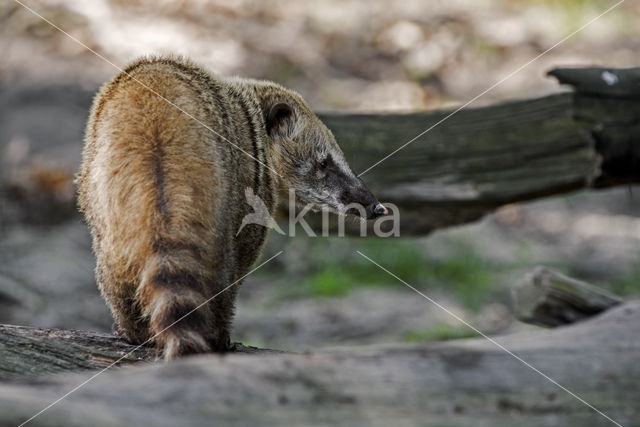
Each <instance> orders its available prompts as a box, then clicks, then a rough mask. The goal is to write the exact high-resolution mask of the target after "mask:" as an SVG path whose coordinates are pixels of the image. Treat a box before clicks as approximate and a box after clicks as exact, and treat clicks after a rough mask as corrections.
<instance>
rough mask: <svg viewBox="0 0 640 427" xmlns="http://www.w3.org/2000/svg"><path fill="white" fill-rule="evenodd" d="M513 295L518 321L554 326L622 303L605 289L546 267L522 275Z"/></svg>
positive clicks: (589, 315) (577, 319)
mask: <svg viewBox="0 0 640 427" xmlns="http://www.w3.org/2000/svg"><path fill="white" fill-rule="evenodd" d="M511 294H512V298H513V303H514V304H513V305H514V315H515V317H516V318H517V319H518V320H520V321H522V322H525V323H532V324H534V325H540V326H551V327H554V326H559V325H565V324H569V323H574V322H577V321H580V320H583V319H586V318H588V317H592V316H594V315H596V314H598V313H600V312H603V311H605V310H608V309H610V308H611V307H614V306H616V305H618V304H622V302H623V299H622V298H620V297H618V296H616V295H613V294H611V293H609V292H607V291H605V290H604V289H600V288H598V287H596V286H593V285H590V284H589V283H586V282H582V281H580V280H576V279H572V278H571V277H567V276H565V275H564V274H561V273H558V272H557V271H553V270H550V269H548V268H546V267H538V268H536V269H535V270H534V271H533V272H531V273H530V274H527V275H526V276H525V277H523V278H522V280H521V281H520V282H519V283H517V284H516V286H515V287H514V288H513V289H512V293H511Z"/></svg>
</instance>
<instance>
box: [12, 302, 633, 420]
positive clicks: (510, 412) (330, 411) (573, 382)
mask: <svg viewBox="0 0 640 427" xmlns="http://www.w3.org/2000/svg"><path fill="white" fill-rule="evenodd" d="M639 323H640V301H633V302H628V303H625V304H623V305H621V306H619V307H615V308H613V309H611V310H609V311H607V312H606V313H604V314H603V315H600V316H598V317H596V318H593V319H590V320H587V321H584V322H580V323H577V324H575V325H571V326H567V327H560V328H557V329H553V330H548V331H539V332H533V333H531V332H528V333H525V334H517V335H511V336H503V337H497V338H496V340H497V341H499V342H500V344H502V345H503V346H505V347H506V348H507V349H509V350H510V351H512V352H513V353H514V354H516V355H518V357H521V358H522V359H523V360H525V361H526V362H527V363H529V364H531V366H534V367H535V368H536V369H539V370H540V371H541V372H543V373H544V374H545V375H548V376H549V377H550V378H553V380H554V381H557V382H558V383H559V384H562V386H563V387H566V388H567V389H568V390H571V392H572V393H575V394H576V395H578V396H580V397H581V398H582V399H584V400H585V401H587V402H589V403H590V404H592V405H594V406H595V407H596V408H598V410H600V411H602V412H603V413H604V414H606V415H607V416H609V417H611V418H612V419H614V420H615V421H616V422H618V423H620V424H621V425H624V426H637V425H639V424H638V420H637V414H638V410H639V409H640V408H639V406H638V402H640V389H638V386H637V385H638V383H639V382H640V364H638V356H639V355H640V328H637V327H636V326H637V325H638V324H639ZM43 340H45V341H46V340H47V338H43ZM69 348H70V349H72V347H71V346H70V347H69ZM118 348H120V347H118ZM2 353H3V354H4V355H6V354H7V350H6V349H5V350H3V352H2ZM26 356H27V353H23V357H26ZM5 357H6V356H5ZM90 375H92V374H91V373H89V372H85V373H82V374H70V375H65V376H60V377H57V378H54V379H47V380H45V381H43V380H42V379H40V380H38V382H37V383H35V384H28V383H27V384H15V383H14V384H2V385H0V425H18V424H20V423H21V422H23V421H24V420H26V419H27V418H29V417H30V416H32V415H33V414H35V413H36V412H38V411H39V410H41V409H42V408H44V407H45V406H47V405H48V404H50V403H51V402H53V401H55V400H56V399H58V398H59V397H60V396H62V395H63V394H64V393H66V392H68V391H69V390H71V389H72V388H74V387H75V386H77V385H78V384H80V383H82V382H83V381H85V380H86V379H87V378H89V376H90ZM550 420H551V421H550ZM550 423H552V424H554V425H563V426H583V425H589V426H609V425H611V422H610V421H609V420H607V419H606V418H604V417H603V416H602V415H600V414H598V413H596V412H595V411H593V410H592V409H590V408H589V407H588V406H586V405H585V404H584V403H582V402H580V401H578V400H577V399H576V398H574V397H573V396H571V395H569V394H568V393H566V392H565V391H563V390H562V389H560V388H559V387H558V386H557V385H555V384H553V383H552V382H550V381H549V380H548V379H545V378H544V377H542V376H541V375H540V374H538V373H536V372H534V371H533V370H532V369H531V368H529V367H527V366H525V365H524V364H523V363H522V362H520V361H518V360H517V359H516V358H514V357H513V356H511V355H509V354H507V353H506V352H504V351H503V350H501V349H499V348H497V347H496V346H495V345H494V344H492V343H490V342H489V341H487V340H484V339H469V340H457V341H450V342H444V343H422V344H415V345H413V344H411V345H409V344H395V345H388V346H376V347H364V348H350V349H348V350H347V349H342V350H339V349H336V350H331V351H321V352H317V353H312V354H278V355H276V356H275V357H274V355H270V354H261V353H260V354H256V355H252V356H243V355H234V354H228V355H225V356H220V355H204V356H199V357H190V358H185V359H181V360H178V361H176V362H172V363H169V364H163V363H157V364H153V365H151V366H149V365H147V364H145V365H142V366H128V367H123V368H112V369H110V370H108V371H107V372H105V373H103V374H101V375H99V376H97V377H96V378H95V379H93V380H92V381H90V382H89V383H88V384H86V385H84V386H82V387H81V388H79V389H78V390H77V391H75V392H74V393H73V394H72V395H70V396H69V397H67V398H66V399H64V400H63V401H61V402H60V403H59V404H57V405H55V406H53V407H51V408H50V409H48V410H47V411H46V412H44V413H43V414H41V415H40V416H38V417H37V418H36V419H35V420H34V421H33V425H38V426H59V425H65V426H86V425H92V426H98V427H100V426H110V427H117V426H130V425H155V426H176V425H186V424H188V425H190V426H209V425H212V424H215V425H252V426H267V425H337V426H353V425H380V426H383V425H385V426H386V425H423V426H463V425H464V426H467V425H477V426H485V425H486V426H498V427H501V426H513V425H518V426H520V427H528V426H540V425H549V424H550Z"/></svg>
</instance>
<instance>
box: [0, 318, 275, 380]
mask: <svg viewBox="0 0 640 427" xmlns="http://www.w3.org/2000/svg"><path fill="white" fill-rule="evenodd" d="M231 352H232V353H245V354H253V353H267V352H271V353H279V351H277V350H268V349H259V348H256V347H247V346H244V345H242V344H240V343H234V344H233V347H232V351H231ZM158 358H159V354H158V352H157V351H156V349H155V348H154V347H152V346H136V345H132V344H129V343H128V342H127V341H125V340H124V339H123V338H120V337H118V336H114V335H111V334H105V333H101V332H88V331H73V330H62V329H39V328H31V327H26V326H13V325H0V381H2V380H18V379H20V380H24V379H25V378H32V377H39V376H42V375H45V374H54V373H57V372H67V371H79V370H96V369H101V368H105V367H107V366H109V365H111V364H113V363H117V364H119V365H126V364H131V363H136V362H153V361H156V360H157V359H158Z"/></svg>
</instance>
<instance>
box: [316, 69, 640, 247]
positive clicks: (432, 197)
mask: <svg viewBox="0 0 640 427" xmlns="http://www.w3.org/2000/svg"><path fill="white" fill-rule="evenodd" d="M549 74H550V75H552V76H555V77H557V78H558V79H559V80H560V82H561V83H566V84H571V85H572V86H574V88H575V91H574V92H568V93H560V94H556V95H550V96H546V97H543V98H538V99H528V100H520V101H509V102H502V103H498V104H495V105H491V106H487V107H482V108H469V109H463V110H461V111H459V112H456V113H455V114H453V115H452V113H453V112H454V110H451V111H446V110H445V111H427V112H419V113H411V114H343V113H326V114H322V115H321V117H322V119H323V120H324V122H325V123H326V124H327V126H328V127H329V128H330V129H331V130H332V131H333V133H334V134H335V136H336V138H337V140H338V141H339V142H340V144H341V146H342V147H343V150H344V152H345V155H346V157H347V159H348V160H349V162H350V164H351V165H352V167H353V169H354V171H356V173H362V172H364V174H363V175H362V178H363V180H364V181H365V182H366V183H367V185H368V186H369V187H370V188H371V189H372V190H373V192H374V194H376V195H377V196H378V198H379V199H380V200H381V201H383V202H391V203H394V204H396V205H397V206H399V208H400V211H401V215H400V224H401V226H400V229H401V234H402V235H423V234H428V233H429V232H430V231H432V230H434V229H436V228H442V227H447V226H451V225H457V224H462V223H466V222H470V221H474V220H476V219H478V218H480V217H482V216H483V215H485V214H487V213H490V212H492V211H494V210H495V209H497V208H498V207H500V206H502V205H505V204H508V203H515V202H523V201H527V200H531V199H535V198H539V197H545V196H552V195H557V194H562V193H566V192H569V191H574V190H579V189H584V188H604V187H611V186H616V185H627V184H631V183H638V182H640V144H638V143H637V141H638V140H639V139H640V126H638V125H637V123H638V121H639V120H640V96H639V95H638V90H639V89H638V87H640V68H630V69H603V68H598V69H556V70H553V71H551V72H550V73H549ZM603 75H604V76H605V77H603ZM612 76H613V77H612ZM427 130H429V131H428V132H426V133H425V131H427ZM418 135H421V136H419V137H418ZM416 137H417V138H416ZM409 141H413V142H411V143H409V144H408V145H406V146H405V147H404V148H401V147H403V146H404V145H405V144H406V143H407V142H409ZM400 148H401V149H400ZM396 149H400V150H399V151H397V152H395V154H393V155H391V156H390V157H388V158H387V159H386V160H384V161H382V162H381V163H377V162H379V161H380V160H382V159H384V158H385V157H386V156H388V155H389V154H391V153H393V152H394V150H396ZM376 164H377V165H376ZM374 165H376V166H374ZM372 166H374V167H373V168H371V167H372ZM369 168H371V169H369ZM314 221H315V222H314V227H315V228H316V229H319V223H320V219H319V218H315V219H314ZM334 227H335V225H334ZM348 230H349V232H350V234H358V224H351V226H350V227H348ZM368 234H369V235H371V234H372V233H371V225H370V226H369V231H368Z"/></svg>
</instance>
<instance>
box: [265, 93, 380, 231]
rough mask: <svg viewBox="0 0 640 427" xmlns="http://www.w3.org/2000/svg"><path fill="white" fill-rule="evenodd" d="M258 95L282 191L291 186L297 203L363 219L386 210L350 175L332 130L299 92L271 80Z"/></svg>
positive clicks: (373, 216)
mask: <svg viewBox="0 0 640 427" xmlns="http://www.w3.org/2000/svg"><path fill="white" fill-rule="evenodd" d="M258 93H259V96H260V98H261V102H262V109H263V114H264V119H265V126H266V131H267V135H268V137H269V143H268V144H269V151H270V154H271V159H272V162H273V163H274V164H275V165H276V170H277V171H278V173H279V174H280V175H281V176H280V179H279V181H280V189H279V190H280V193H281V194H282V195H285V197H288V191H289V189H293V190H295V197H296V202H298V203H301V204H308V205H310V206H311V207H312V209H314V210H320V209H322V208H323V207H324V208H329V209H330V210H333V211H335V212H337V213H347V214H354V215H360V216H362V217H364V218H367V219H372V218H376V217H378V216H381V215H385V214H387V209H386V208H385V207H384V206H383V205H382V204H381V203H380V202H378V200H377V199H376V198H375V196H374V195H373V194H371V191H369V189H368V188H367V187H366V186H365V185H364V183H363V182H362V180H361V179H360V178H358V177H357V176H356V175H355V174H354V173H353V171H352V170H351V168H350V167H349V165H348V164H347V161H346V160H345V158H344V154H343V153H342V150H341V149H340V147H339V146H338V144H337V143H336V140H335V138H334V136H333V134H332V133H331V131H330V130H329V129H328V128H327V127H326V126H325V125H324V123H322V122H321V121H320V119H319V118H318V117H317V116H316V115H315V114H314V113H313V112H312V111H311V109H309V107H308V106H307V105H306V103H305V102H304V100H303V99H302V98H301V97H300V96H299V95H298V94H297V93H295V92H293V91H290V90H288V89H285V88H283V87H281V86H278V85H275V84H266V85H265V86H263V87H261V88H259V89H258Z"/></svg>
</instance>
